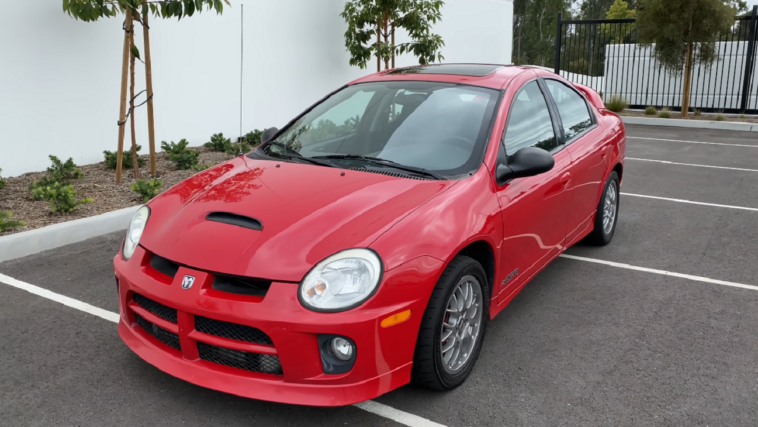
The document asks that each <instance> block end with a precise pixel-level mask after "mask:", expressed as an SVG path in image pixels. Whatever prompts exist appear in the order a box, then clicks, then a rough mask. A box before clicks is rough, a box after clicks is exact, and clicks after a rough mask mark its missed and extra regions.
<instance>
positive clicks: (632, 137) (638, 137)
mask: <svg viewBox="0 0 758 427" xmlns="http://www.w3.org/2000/svg"><path fill="white" fill-rule="evenodd" d="M626 139H644V140H648V141H665V142H686V143H688V144H704V145H724V146H727V147H748V148H758V145H747V144H728V143H726V142H704V141H685V140H682V139H661V138H643V137H641V136H628V135H627V137H626Z"/></svg>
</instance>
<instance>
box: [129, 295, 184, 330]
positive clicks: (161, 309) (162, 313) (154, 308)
mask: <svg viewBox="0 0 758 427" xmlns="http://www.w3.org/2000/svg"><path fill="white" fill-rule="evenodd" d="M132 299H133V300H134V302H136V303H137V304H139V305H140V307H142V308H144V309H145V310H147V311H149V312H151V313H153V314H154V315H156V316H158V317H160V318H161V319H163V320H168V321H169V322H171V323H176V309H175V308H171V307H166V306H165V305H163V304H161V303H159V302H158V301H153V300H151V299H150V298H148V297H145V296H142V295H140V294H138V293H135V294H134V296H133V297H132Z"/></svg>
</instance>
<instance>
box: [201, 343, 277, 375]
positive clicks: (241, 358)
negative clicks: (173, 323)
mask: <svg viewBox="0 0 758 427" xmlns="http://www.w3.org/2000/svg"><path fill="white" fill-rule="evenodd" d="M197 350H198V351H199V352H200V358H201V359H203V360H207V361H209V362H213V363H218V364H220V365H226V366H231V367H232V368H237V369H243V370H245V371H250V372H261V373H264V374H273V375H282V374H283V372H282V365H281V363H279V357H278V356H274V355H270V354H256V353H248V352H246V351H239V350H230V349H228V348H223V347H216V346H215V345H210V344H206V343H202V342H198V343H197Z"/></svg>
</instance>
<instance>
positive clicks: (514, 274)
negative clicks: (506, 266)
mask: <svg viewBox="0 0 758 427" xmlns="http://www.w3.org/2000/svg"><path fill="white" fill-rule="evenodd" d="M516 276H518V268H517V269H515V270H513V271H512V272H511V274H509V275H508V277H506V278H505V280H503V284H502V285H500V286H505V284H506V283H508V282H510V281H511V280H512V279H513V278H514V277H516Z"/></svg>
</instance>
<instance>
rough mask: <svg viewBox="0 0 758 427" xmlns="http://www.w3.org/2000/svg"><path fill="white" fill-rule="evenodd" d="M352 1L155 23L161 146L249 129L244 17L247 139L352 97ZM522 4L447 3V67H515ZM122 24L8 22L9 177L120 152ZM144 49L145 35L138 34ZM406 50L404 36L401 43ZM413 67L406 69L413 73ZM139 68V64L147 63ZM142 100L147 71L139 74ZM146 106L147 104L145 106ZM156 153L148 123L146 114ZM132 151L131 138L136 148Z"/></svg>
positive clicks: (142, 130)
mask: <svg viewBox="0 0 758 427" xmlns="http://www.w3.org/2000/svg"><path fill="white" fill-rule="evenodd" d="M344 2H345V0H317V1H316V0H268V1H264V0H244V1H240V0H232V7H231V8H226V10H225V12H224V14H223V15H216V14H215V13H213V12H210V13H207V12H206V13H203V14H202V15H195V16H193V17H191V18H186V19H182V20H181V21H178V22H177V21H176V20H175V19H172V20H154V21H152V23H151V28H152V31H151V46H152V57H153V85H154V89H155V97H154V101H155V120H156V140H157V143H156V145H160V141H162V140H166V141H170V140H174V141H177V140H179V139H182V138H186V139H187V140H189V141H190V142H191V143H192V144H193V145H199V144H201V143H203V142H205V141H207V140H208V138H209V137H210V135H211V134H213V133H217V132H223V133H224V134H225V135H227V136H229V137H233V138H234V137H236V136H238V134H239V128H240V18H241V7H240V5H241V4H243V5H244V20H245V27H244V49H243V51H244V73H243V74H244V83H243V86H242V94H243V95H244V114H243V132H247V131H249V130H251V129H253V128H261V129H262V128H267V127H271V126H277V127H281V126H282V125H284V124H285V123H287V122H288V121H289V119H291V118H292V117H293V116H294V115H296V114H298V113H299V112H300V111H302V110H303V109H304V108H307V107H308V106H309V105H311V104H312V103H314V102H315V101H317V100H319V99H320V98H321V97H323V96H324V95H325V94H326V93H328V92H329V91H331V90H333V89H336V88H338V87H339V86H340V85H342V84H344V83H346V82H348V81H350V80H353V79H355V78H358V77H361V76H363V75H365V74H368V73H370V72H372V71H374V70H373V69H369V70H361V69H359V68H356V67H350V66H349V65H348V55H347V53H346V52H345V48H344V41H343V33H344V31H345V24H344V22H343V20H342V18H341V17H340V16H339V13H340V12H341V11H342V8H343V5H344ZM512 22H513V4H512V1H511V0H447V1H446V5H445V7H444V10H443V20H442V21H441V22H440V23H438V25H437V27H436V28H435V30H436V31H437V32H438V33H440V34H441V35H442V37H443V38H444V40H445V42H446V47H445V48H444V50H443V55H444V56H445V62H494V63H510V60H511V45H512ZM121 24H122V18H121V17H119V18H115V19H108V20H103V21H100V22H95V23H85V22H81V21H76V20H74V19H73V18H70V17H69V16H67V15H65V14H64V13H63V12H62V9H61V0H34V1H24V2H20V1H16V2H9V4H7V5H5V7H4V12H3V13H2V14H0V34H2V35H3V39H4V41H3V42H2V43H0V168H2V169H3V174H4V175H6V176H15V175H19V174H23V173H26V172H31V171H40V170H44V169H45V168H46V167H47V166H48V164H49V160H48V158H47V156H48V155H49V154H54V155H56V156H58V157H61V158H68V157H73V158H74V161H75V162H77V163H78V164H88V163H94V162H97V161H100V160H102V151H103V150H111V151H115V149H116V144H117V136H118V128H117V126H116V123H117V121H118V113H119V109H118V108H119V95H120V76H121V54H122V51H121V48H122V43H123V31H122V29H121ZM136 34H137V43H138V46H141V42H142V34H141V30H139V29H138V31H137V33H136ZM402 39H403V37H402V36H400V38H399V41H401V40H402ZM413 63H414V58H413V57H408V56H407V57H402V58H399V59H398V66H402V65H411V64H413ZM138 64H139V63H138ZM137 74H138V77H137V91H139V90H142V89H143V88H144V68H143V66H142V65H141V64H139V65H138V67H137ZM142 100H144V96H143V97H141V98H140V99H139V100H138V101H137V102H141V101H142ZM136 117H137V133H136V135H137V142H138V144H141V145H142V146H143V150H142V153H143V154H144V153H146V152H147V111H146V107H142V108H140V109H138V110H137V111H136ZM125 144H126V145H127V146H128V145H129V144H130V142H129V135H128V132H127V137H126V142H125Z"/></svg>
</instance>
